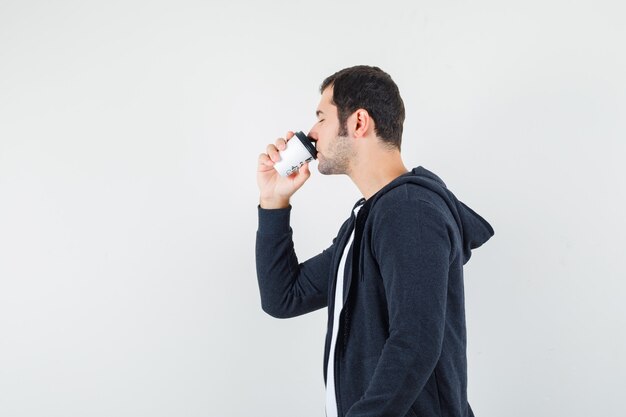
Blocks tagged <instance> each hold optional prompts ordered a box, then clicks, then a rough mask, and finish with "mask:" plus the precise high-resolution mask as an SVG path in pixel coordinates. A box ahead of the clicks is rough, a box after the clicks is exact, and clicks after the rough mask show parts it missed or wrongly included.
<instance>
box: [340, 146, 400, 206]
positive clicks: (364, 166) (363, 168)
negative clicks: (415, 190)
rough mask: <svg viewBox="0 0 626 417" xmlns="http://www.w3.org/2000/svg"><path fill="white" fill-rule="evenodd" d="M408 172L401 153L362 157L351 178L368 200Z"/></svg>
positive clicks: (383, 153) (394, 152)
mask: <svg viewBox="0 0 626 417" xmlns="http://www.w3.org/2000/svg"><path fill="white" fill-rule="evenodd" d="M407 172H408V170H407V169H406V167H405V166H404V163H403V162H402V158H401V157H400V152H399V151H389V152H376V153H375V154H370V155H360V156H359V158H358V161H356V166H353V167H352V169H351V170H350V173H349V176H350V178H351V179H352V181H353V182H354V184H355V185H356V186H357V188H358V189H359V191H361V194H363V197H364V198H365V199H366V200H367V199H369V198H370V197H371V196H373V195H374V194H376V193H377V192H378V191H379V190H380V189H381V188H383V187H384V186H385V185H387V184H389V183H390V182H391V181H393V180H395V179H396V178H398V177H399V176H400V175H402V174H406V173H407Z"/></svg>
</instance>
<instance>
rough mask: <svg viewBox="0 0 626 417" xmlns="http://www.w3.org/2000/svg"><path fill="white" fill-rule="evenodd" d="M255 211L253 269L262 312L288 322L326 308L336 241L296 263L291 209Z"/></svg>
mask: <svg viewBox="0 0 626 417" xmlns="http://www.w3.org/2000/svg"><path fill="white" fill-rule="evenodd" d="M258 211H259V227H258V230H257V234H256V269H257V279H258V283H259V290H260V293H261V307H262V309H263V311H265V312H266V313H267V314H269V315H271V316H273V317H276V318H289V317H295V316H299V315H302V314H305V313H309V312H311V311H315V310H318V309H320V308H322V307H326V306H327V304H328V277H329V270H330V267H331V263H332V257H333V253H334V245H335V240H333V244H332V245H331V246H330V247H329V248H327V249H325V250H324V251H323V252H322V253H320V254H319V255H317V256H315V257H313V258H311V259H309V260H307V261H305V262H303V263H298V258H297V256H296V253H295V250H294V246H293V240H292V235H293V231H292V229H291V227H290V226H289V217H290V213H291V206H290V207H289V208H285V209H273V210H266V209H263V208H261V207H258Z"/></svg>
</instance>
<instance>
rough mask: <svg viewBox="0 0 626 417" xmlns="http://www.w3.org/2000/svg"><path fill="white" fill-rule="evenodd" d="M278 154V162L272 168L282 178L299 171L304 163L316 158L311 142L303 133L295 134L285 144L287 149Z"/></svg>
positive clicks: (315, 151)
mask: <svg viewBox="0 0 626 417" xmlns="http://www.w3.org/2000/svg"><path fill="white" fill-rule="evenodd" d="M278 154H279V155H280V161H278V162H276V163H275V164H274V168H275V169H276V171H278V173H279V174H280V175H281V176H282V177H288V176H289V175H291V174H293V173H294V172H296V171H297V170H298V169H300V167H301V166H302V165H304V163H305V162H310V161H312V160H313V159H316V158H317V150H316V149H315V145H314V144H313V140H312V139H310V138H309V137H308V136H307V135H305V134H304V133H303V132H296V133H295V136H294V137H293V138H291V139H290V140H289V141H288V142H287V147H286V148H285V149H284V150H282V151H280V152H278Z"/></svg>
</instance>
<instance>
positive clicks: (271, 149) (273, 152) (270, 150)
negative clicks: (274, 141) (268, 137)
mask: <svg viewBox="0 0 626 417" xmlns="http://www.w3.org/2000/svg"><path fill="white" fill-rule="evenodd" d="M266 153H267V155H268V156H269V157H270V159H271V160H272V161H274V162H278V161H280V155H279V154H278V149H276V146H274V145H267V152H266Z"/></svg>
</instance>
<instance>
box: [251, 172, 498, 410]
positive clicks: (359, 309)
mask: <svg viewBox="0 0 626 417" xmlns="http://www.w3.org/2000/svg"><path fill="white" fill-rule="evenodd" d="M359 204H363V207H362V208H361V209H360V211H359V214H358V216H357V217H356V218H355V216H354V215H352V216H351V217H350V218H349V219H348V220H346V222H345V223H344V224H343V225H342V226H341V228H340V230H339V233H338V235H337V237H336V238H335V239H333V243H332V245H331V246H330V247H328V248H327V249H325V250H324V251H323V252H322V253H320V254H319V255H317V256H315V257H313V258H311V259H309V260H307V261H305V262H302V263H299V262H298V259H297V257H296V254H295V251H294V248H293V241H292V230H291V228H290V226H289V214H290V210H291V207H289V208H286V209H277V210H264V209H262V208H260V207H259V208H258V211H259V227H258V231H257V238H256V264H257V278H258V283H259V288H260V293H261V306H262V308H263V310H264V311H265V312H267V313H268V314H270V315H272V316H274V317H278V318H288V317H294V316H298V315H301V314H305V313H308V312H311V311H314V310H317V309H320V308H322V307H326V306H329V309H328V329H327V336H326V345H325V351H324V381H325V382H326V369H327V365H328V360H329V358H328V356H329V351H330V341H331V335H332V326H333V315H334V312H333V307H334V303H333V300H334V294H335V284H336V282H337V281H336V278H337V268H338V266H339V262H340V258H341V254H342V249H343V248H344V246H345V245H346V242H347V240H348V238H349V236H350V234H351V232H352V230H353V228H354V229H355V237H354V243H353V245H352V246H351V248H349V252H348V259H349V260H350V262H346V267H345V271H342V272H344V273H345V280H344V291H343V294H344V307H343V309H342V312H341V315H340V320H339V325H340V328H339V331H338V338H337V345H336V347H335V362H334V364H335V368H334V369H335V387H336V394H337V406H338V414H339V416H345V417H405V416H407V417H414V416H419V417H431V416H432V417H435V416H436V417H444V416H445V417H452V416H454V417H468V416H473V415H474V414H473V412H472V409H471V407H470V406H469V404H468V402H467V360H466V331H465V301H464V289H463V265H464V264H465V263H467V261H468V260H469V259H470V256H471V250H472V249H476V248H478V247H479V246H481V245H482V244H483V243H485V242H486V241H487V240H489V238H490V237H491V236H493V235H494V230H493V228H492V227H491V225H490V224H489V223H487V221H486V220H485V219H483V218H482V217H481V216H480V215H478V214H477V213H476V212H474V211H473V210H472V209H470V208H469V207H468V206H466V205H465V204H463V203H462V202H461V201H459V200H458V199H457V198H456V197H455V196H454V194H452V192H451V191H450V190H448V189H447V187H446V185H445V183H444V182H443V181H442V180H441V179H440V178H439V177H438V176H437V175H435V174H434V173H432V172H430V171H429V170H427V169H425V168H423V167H421V166H420V167H417V168H415V169H413V170H412V171H410V172H408V173H406V174H404V175H401V176H400V177H398V178H396V179H395V180H393V181H392V182H391V183H389V184H388V185H387V186H385V187H383V188H382V189H381V190H380V191H378V192H377V193H376V194H375V195H374V196H372V197H370V198H369V199H368V200H367V201H365V200H364V199H361V200H359V201H358V202H357V204H356V205H359ZM356 205H355V207H356ZM355 226H356V227H355ZM355 265H356V266H357V267H354V266H355Z"/></svg>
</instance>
